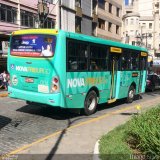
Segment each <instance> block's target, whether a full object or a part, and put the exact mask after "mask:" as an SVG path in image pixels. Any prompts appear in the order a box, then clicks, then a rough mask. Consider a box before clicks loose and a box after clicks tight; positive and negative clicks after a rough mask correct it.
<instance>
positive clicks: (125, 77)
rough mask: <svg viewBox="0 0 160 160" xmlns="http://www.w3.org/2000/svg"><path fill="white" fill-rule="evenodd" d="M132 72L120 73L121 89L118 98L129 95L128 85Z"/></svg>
mask: <svg viewBox="0 0 160 160" xmlns="http://www.w3.org/2000/svg"><path fill="white" fill-rule="evenodd" d="M130 77H131V73H130V72H129V71H122V72H121V74H120V90H119V95H118V99H121V98H125V97H127V94H128V85H129V83H130Z"/></svg>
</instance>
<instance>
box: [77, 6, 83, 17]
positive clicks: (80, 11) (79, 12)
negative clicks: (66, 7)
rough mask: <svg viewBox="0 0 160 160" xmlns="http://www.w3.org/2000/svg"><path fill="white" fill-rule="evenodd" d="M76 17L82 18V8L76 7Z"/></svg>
mask: <svg viewBox="0 0 160 160" xmlns="http://www.w3.org/2000/svg"><path fill="white" fill-rule="evenodd" d="M75 10H76V16H78V17H82V8H80V7H77V6H75Z"/></svg>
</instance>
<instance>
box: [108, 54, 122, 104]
mask: <svg viewBox="0 0 160 160" xmlns="http://www.w3.org/2000/svg"><path fill="white" fill-rule="evenodd" d="M119 59H120V55H119V54H115V53H113V54H111V55H110V73H111V82H110V84H111V85H110V99H109V101H108V103H113V102H115V101H116V93H117V91H118V87H116V86H117V80H118V77H117V75H118V74H117V73H118V68H119Z"/></svg>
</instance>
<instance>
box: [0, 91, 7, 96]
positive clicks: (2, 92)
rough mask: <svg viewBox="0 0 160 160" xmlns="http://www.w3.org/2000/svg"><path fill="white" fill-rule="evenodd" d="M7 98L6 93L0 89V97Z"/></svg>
mask: <svg viewBox="0 0 160 160" xmlns="http://www.w3.org/2000/svg"><path fill="white" fill-rule="evenodd" d="M7 96H8V91H6V90H4V89H0V97H7Z"/></svg>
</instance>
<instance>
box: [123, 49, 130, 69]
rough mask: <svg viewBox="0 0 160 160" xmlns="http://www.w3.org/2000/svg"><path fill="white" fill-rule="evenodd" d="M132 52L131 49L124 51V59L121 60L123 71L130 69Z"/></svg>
mask: <svg viewBox="0 0 160 160" xmlns="http://www.w3.org/2000/svg"><path fill="white" fill-rule="evenodd" d="M130 61H131V60H130V53H129V51H125V50H124V52H123V55H122V61H121V67H122V71H124V70H130V63H131V62H130Z"/></svg>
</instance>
